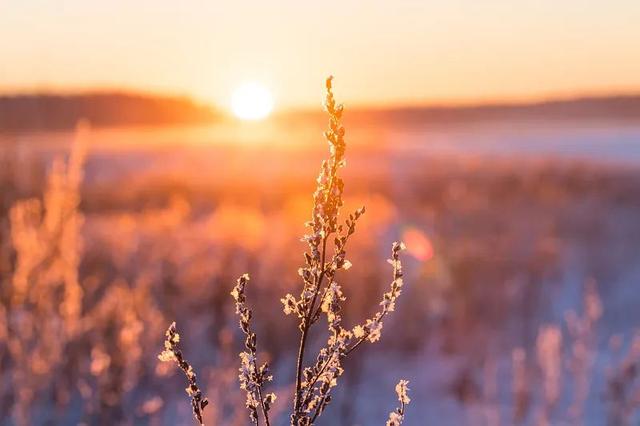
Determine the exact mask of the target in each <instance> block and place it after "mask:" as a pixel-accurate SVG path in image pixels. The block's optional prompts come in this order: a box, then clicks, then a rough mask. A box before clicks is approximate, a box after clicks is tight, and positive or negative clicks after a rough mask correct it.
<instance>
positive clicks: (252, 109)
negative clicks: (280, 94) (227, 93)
mask: <svg viewBox="0 0 640 426" xmlns="http://www.w3.org/2000/svg"><path fill="white" fill-rule="evenodd" d="M231 108H232V110H233V113H234V114H235V115H236V117H238V118H241V119H243V120H260V119H262V118H265V117H266V116H267V115H269V113H270V112H271V110H272V109H273V97H272V96H271V93H270V92H269V90H267V89H266V88H265V87H264V86H262V85H260V84H258V83H246V84H243V85H242V86H240V87H239V88H237V89H236V91H235V92H234V93H233V97H232V99H231Z"/></svg>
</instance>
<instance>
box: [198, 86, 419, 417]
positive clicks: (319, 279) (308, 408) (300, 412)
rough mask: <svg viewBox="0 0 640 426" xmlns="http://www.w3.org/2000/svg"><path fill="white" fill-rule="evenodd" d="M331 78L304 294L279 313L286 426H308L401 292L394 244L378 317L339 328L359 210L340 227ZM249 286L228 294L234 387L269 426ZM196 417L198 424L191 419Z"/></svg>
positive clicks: (339, 153) (241, 282) (339, 151)
mask: <svg viewBox="0 0 640 426" xmlns="http://www.w3.org/2000/svg"><path fill="white" fill-rule="evenodd" d="M332 79H333V78H332V77H329V78H328V79H327V80H326V90H327V95H326V100H325V107H326V110H327V112H328V114H329V129H328V130H327V131H326V132H325V138H326V139H327V141H328V143H329V148H330V155H329V158H328V159H327V160H325V161H323V162H322V165H321V168H320V173H319V175H318V178H317V180H316V183H317V186H316V190H315V192H314V194H313V201H314V203H313V210H312V215H311V220H310V221H309V222H307V223H306V226H307V227H308V228H309V233H308V234H307V235H305V236H304V237H303V238H302V240H303V241H304V242H306V243H307V245H308V251H306V252H305V253H304V266H302V267H301V268H300V269H299V270H298V273H299V275H300V277H301V278H302V289H301V291H300V294H299V295H298V296H297V297H295V296H293V295H291V294H287V295H285V297H284V298H282V299H281V301H282V303H283V305H284V313H285V314H286V315H294V316H296V317H297V318H298V321H299V322H298V329H299V330H300V342H299V345H298V351H297V357H296V365H295V373H296V378H295V387H294V392H293V398H292V399H293V408H292V413H291V416H290V420H291V425H294V426H306V425H312V424H314V423H315V422H316V420H317V419H318V417H319V416H320V415H321V414H322V412H323V411H324V410H325V408H326V407H327V405H328V404H329V403H330V401H331V391H332V389H333V388H334V387H336V386H337V384H338V378H339V377H340V376H341V375H342V373H343V371H344V370H343V366H342V365H343V361H344V359H345V358H346V357H347V356H348V355H350V354H351V353H352V352H353V351H355V350H356V349H357V348H358V347H360V346H361V345H362V344H363V343H365V342H371V343H374V342H377V341H378V340H380V336H381V332H382V326H383V320H384V318H385V316H386V315H387V314H388V313H389V312H393V311H394V310H395V303H396V299H397V298H398V296H400V294H401V293H402V287H403V273H402V264H401V262H400V252H401V251H402V250H404V248H405V247H404V244H402V243H397V242H396V243H393V246H392V248H391V258H390V259H389V263H390V264H391V266H392V268H393V273H392V280H391V284H390V288H389V291H387V292H386V293H384V295H383V297H382V301H381V302H380V309H379V311H378V312H377V313H375V314H374V315H373V316H372V317H371V318H369V319H367V320H365V321H364V322H362V323H361V324H358V325H356V326H354V327H350V328H347V327H345V326H343V323H342V314H341V312H342V309H343V305H344V302H345V301H346V297H345V295H344V293H343V291H342V288H341V286H340V284H338V282H337V281H336V275H337V272H338V271H340V270H348V269H349V268H350V267H351V262H350V261H349V260H347V258H346V246H347V242H348V241H349V239H350V237H351V236H352V235H353V234H354V233H355V230H356V223H357V222H358V220H359V219H360V217H361V216H362V215H363V214H364V212H365V209H364V207H362V208H359V209H357V210H356V211H355V212H353V213H351V214H350V215H349V217H348V218H347V219H346V220H345V222H344V223H341V222H340V208H341V207H342V205H343V200H342V194H343V191H344V182H343V180H342V178H341V177H340V175H339V171H340V169H341V168H342V167H344V165H345V150H346V143H345V140H344V135H345V129H344V127H343V126H342V112H343V107H342V105H339V104H337V103H336V101H335V99H334V96H333V91H332ZM248 281H249V276H248V275H247V274H245V275H243V276H242V277H240V278H239V279H238V281H237V285H236V286H235V288H234V289H233V291H232V292H231V295H232V296H233V298H234V299H235V302H236V313H237V314H238V315H239V316H240V329H241V330H242V332H243V334H244V335H245V349H246V350H245V351H243V352H241V353H240V359H241V367H240V370H239V371H240V375H239V380H240V387H241V389H242V390H244V391H246V394H247V399H246V406H247V408H248V409H249V416H250V419H251V421H252V423H254V424H256V425H257V424H259V423H260V419H261V418H262V419H263V420H264V422H265V424H267V425H270V419H269V409H270V407H271V405H272V404H273V402H274V401H275V399H276V395H275V394H274V393H265V389H264V387H265V384H266V383H267V382H269V381H271V380H272V376H271V374H270V373H269V366H268V364H267V363H264V364H262V365H259V363H258V360H257V348H256V344H257V339H256V334H255V332H254V331H253V329H252V328H251V320H252V316H253V313H252V311H251V309H249V308H248V307H247V305H246V295H245V287H246V285H247V283H248ZM322 316H324V317H326V320H327V327H328V337H327V341H326V344H325V345H324V347H322V348H321V349H320V350H319V352H318V353H317V355H316V356H315V359H314V361H313V362H312V363H311V364H310V365H308V364H306V362H307V360H306V358H305V355H306V351H307V349H308V346H309V340H310V331H311V327H312V326H313V325H314V324H316V323H317V322H318V320H319V319H320V318H321V317H322ZM407 383H408V382H407V381H405V380H402V381H400V383H398V385H397V386H396V392H397V393H398V398H399V400H400V403H401V406H400V408H398V409H397V410H396V411H394V412H393V413H391V415H390V417H389V421H388V422H387V425H399V424H401V422H402V420H403V419H404V411H405V406H406V404H408V403H409V397H408V395H407V392H408V388H407ZM203 408H204V407H203ZM194 413H195V409H194ZM196 417H197V418H198V415H197V414H196ZM198 419H199V420H200V418H198Z"/></svg>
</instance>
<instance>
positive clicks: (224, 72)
mask: <svg viewBox="0 0 640 426" xmlns="http://www.w3.org/2000/svg"><path fill="white" fill-rule="evenodd" d="M639 22H640V1H638V0H610V1H588V0H520V1H515V0H483V1H478V0H449V1H409V0H405V1H338V0H324V1H318V2H315V1H313V2H312V1H308V2H306V1H299V0H286V1H279V2H266V1H255V2H244V1H236V2H218V1H198V2H196V1H189V2H187V1H185V2H176V1H170V2H169V1H159V0H156V1H147V0H139V1H123V0H113V1H95V0H67V1H64V0H61V1H57V2H54V1H36V0H20V1H18V0H0V92H22V91H35V90H55V91H69V90H71V91H78V90H88V89H96V88H98V89H100V88H102V89H126V90H129V89H133V90H143V91H152V92H167V93H173V94H185V95H189V96H193V97H194V98H196V99H199V100H202V101H206V102H212V103H214V104H218V105H226V104H228V102H229V99H230V96H231V93H232V91H233V89H234V88H235V87H237V86H239V85H240V84H242V83H243V82H245V81H258V82H261V83H262V84H264V85H266V86H267V87H268V88H269V89H270V90H271V91H272V92H273V95H274V97H275V99H276V107H279V108H288V107H297V106H304V107H308V106H315V105H318V104H319V102H320V101H321V97H322V90H323V79H324V76H326V75H327V74H329V73H331V74H334V75H335V76H336V83H335V85H336V90H337V91H338V95H339V98H340V99H341V100H343V101H345V102H347V103H350V104H352V105H354V104H356V105H417V104H433V103H440V102H447V103H450V102H453V103H460V102H477V101H489V100H509V101H513V100H516V101H517V100H528V99H541V98H546V97H554V96H574V95H580V94H605V93H610V92H615V93H625V92H640V25H639V24H638V23H639Z"/></svg>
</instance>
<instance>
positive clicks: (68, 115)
mask: <svg viewBox="0 0 640 426" xmlns="http://www.w3.org/2000/svg"><path fill="white" fill-rule="evenodd" d="M217 117H218V115H217V114H216V113H215V111H213V110H212V109H211V108H210V107H208V106H203V105H199V104H196V103H195V102H193V101H192V100H191V99H189V98H187V97H162V96H153V95H141V94H127V93H95V94H81V95H50V94H46V95H43V94H34V95H13V96H0V130H5V131H7V130H8V131H14V130H57V129H69V128H73V127H74V126H75V125H76V123H77V122H78V121H79V120H82V119H85V120H88V121H89V122H90V123H91V125H93V126H137V125H141V126H144V125H151V126H153V125H167V124H190V123H205V122H211V121H213V120H215V119H216V118H217Z"/></svg>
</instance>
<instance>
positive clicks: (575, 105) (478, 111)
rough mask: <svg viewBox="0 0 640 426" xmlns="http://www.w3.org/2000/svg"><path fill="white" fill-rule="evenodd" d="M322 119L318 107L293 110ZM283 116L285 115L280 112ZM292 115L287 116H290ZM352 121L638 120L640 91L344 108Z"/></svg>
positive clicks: (404, 123)
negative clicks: (535, 99) (532, 99)
mask: <svg viewBox="0 0 640 426" xmlns="http://www.w3.org/2000/svg"><path fill="white" fill-rule="evenodd" d="M293 114H294V115H297V116H299V117H303V116H306V117H307V118H309V119H312V118H313V119H318V120H321V119H322V115H321V114H320V113H319V112H317V111H306V112H299V113H293ZM282 117H283V118H284V117H285V116H284V115H283V116H282ZM290 118H291V117H290V116H289V117H287V119H290ZM345 119H346V120H347V121H348V122H351V123H353V124H368V123H371V124H380V123H383V124H399V125H420V124H449V123H463V122H481V121H496V122H510V121H514V120H545V121H552V120H627V121H640V95H629V96H603V97H585V98H576V99H568V100H567V99H560V100H549V101H544V102H532V103H494V104H481V105H463V106H447V105H442V106H439V105H438V106H425V107H420V106H416V107H401V108H397V107H393V108H365V107H361V108H354V107H350V108H347V113H346V117H345Z"/></svg>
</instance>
